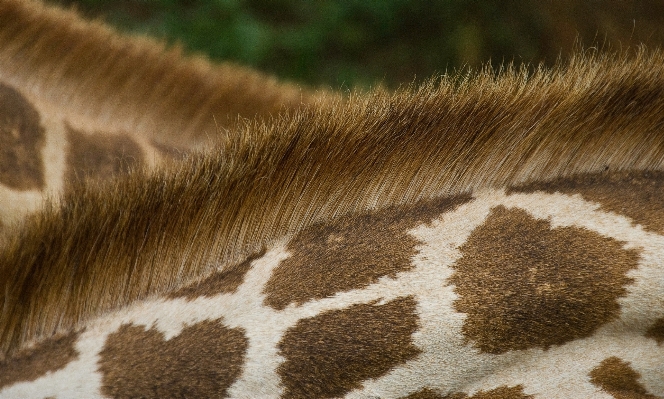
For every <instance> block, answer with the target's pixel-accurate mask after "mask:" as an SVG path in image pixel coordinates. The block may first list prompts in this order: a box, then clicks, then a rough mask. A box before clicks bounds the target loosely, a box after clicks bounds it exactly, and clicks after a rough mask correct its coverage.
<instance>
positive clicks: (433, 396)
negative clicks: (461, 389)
mask: <svg viewBox="0 0 664 399" xmlns="http://www.w3.org/2000/svg"><path fill="white" fill-rule="evenodd" d="M530 398H533V396H532V395H526V394H524V393H523V387H522V386H521V385H517V386H514V387H498V388H495V389H492V390H490V391H479V392H477V393H476V394H475V395H473V396H468V395H467V394H465V393H453V394H449V395H445V396H442V395H439V394H437V393H435V392H434V391H432V390H430V389H423V390H421V391H419V392H416V393H414V394H411V395H408V396H406V397H405V398H403V399H530Z"/></svg>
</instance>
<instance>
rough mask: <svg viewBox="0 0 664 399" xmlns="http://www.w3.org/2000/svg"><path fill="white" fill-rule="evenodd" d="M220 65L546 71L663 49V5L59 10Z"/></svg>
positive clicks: (648, 0)
mask: <svg viewBox="0 0 664 399" xmlns="http://www.w3.org/2000/svg"><path fill="white" fill-rule="evenodd" d="M51 1H55V2H59V3H61V4H65V5H71V4H76V7H77V8H78V9H79V10H80V11H81V12H83V14H85V15H87V16H92V17H102V18H104V19H105V20H106V21H107V22H109V23H111V24H114V25H116V26H118V27H119V28H120V29H123V30H127V31H132V32H139V33H145V34H150V35H153V36H156V37H159V38H162V39H165V40H166V41H168V42H169V43H174V42H179V43H181V44H182V45H183V46H184V47H185V49H187V50H188V51H191V52H203V53H206V54H208V55H209V56H210V58H212V59H214V60H230V61H234V62H237V63H240V64H245V65H250V66H253V67H255V68H257V69H260V70H262V71H266V72H270V73H273V74H275V75H277V76H279V77H281V78H285V79H289V80H294V81H299V82H304V83H309V84H313V85H320V84H324V85H330V86H332V87H333V88H339V87H341V86H346V87H352V86H358V85H359V86H367V85H372V84H376V83H377V82H383V83H385V84H386V85H388V86H390V87H394V86H396V85H398V84H399V83H402V82H411V81H413V80H414V78H415V76H417V78H418V79H422V78H425V77H428V76H431V75H433V74H436V73H441V72H444V71H446V70H451V69H458V68H461V67H464V66H471V67H476V66H479V65H481V64H482V63H485V62H487V61H488V60H489V59H491V61H492V63H493V64H494V65H496V64H500V63H502V62H504V61H505V62H509V61H515V62H517V63H521V62H536V63H537V62H545V63H547V64H553V63H554V62H555V61H556V59H557V58H558V56H559V55H562V56H563V57H564V56H566V55H567V54H569V53H570V52H571V51H573V49H574V47H575V45H578V44H581V45H583V46H584V47H586V48H587V47H591V46H595V47H597V46H599V47H603V48H608V47H610V48H612V49H614V50H615V49H620V48H625V47H627V46H631V47H633V46H634V45H636V44H639V43H646V44H648V45H649V46H651V47H654V46H659V45H660V44H661V43H664V1H662V0H645V1H638V2H637V1H634V2H632V1H618V0H612V1H609V0H604V1H600V0H585V1H584V0H501V1H497V0H496V1H479V0H316V1H311V0H270V1H265V0H205V1H204V0H51Z"/></svg>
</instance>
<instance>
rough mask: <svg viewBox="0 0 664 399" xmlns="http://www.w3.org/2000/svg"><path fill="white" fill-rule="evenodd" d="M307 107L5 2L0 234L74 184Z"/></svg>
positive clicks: (291, 96)
mask: <svg viewBox="0 0 664 399" xmlns="http://www.w3.org/2000/svg"><path fill="white" fill-rule="evenodd" d="M316 96H317V95H314V94H313V93H309V92H304V91H301V90H299V89H298V88H296V87H294V86H291V85H282V84H277V82H276V81H275V80H274V79H272V78H269V77H266V76H263V75H261V74H259V73H257V72H253V71H250V70H247V69H244V68H240V67H235V66H230V65H212V64H210V63H209V62H208V61H206V60H204V59H202V58H183V57H182V56H181V55H180V54H179V52H178V50H169V51H165V49H164V46H163V45H161V44H158V43H155V42H154V41H152V40H149V39H147V38H132V37H126V36H123V35H120V34H118V33H116V32H114V31H112V30H111V29H110V28H108V27H106V26H104V25H102V24H101V23H99V22H89V21H85V20H83V19H81V18H80V17H79V16H78V15H77V14H76V13H75V12H73V11H65V10H61V9H58V8H54V7H49V6H46V5H44V4H41V3H39V2H33V1H15V0H7V1H3V2H1V3H0V112H1V113H2V114H1V116H2V119H0V231H6V230H7V229H9V228H10V226H13V225H17V224H20V222H22V221H23V219H24V218H25V217H26V215H28V214H30V213H32V212H34V211H36V210H37V209H39V208H40V207H41V206H42V205H43V203H44V199H45V198H46V197H50V198H53V199H54V200H57V199H58V197H59V196H60V194H61V193H62V192H63V191H64V190H65V189H66V186H67V185H68V184H71V183H72V182H74V181H77V180H79V179H80V178H82V177H94V178H95V179H97V180H100V179H101V180H103V179H108V178H110V177H111V176H115V175H117V174H119V173H123V172H126V171H128V170H129V169H130V168H142V167H146V168H147V169H151V168H153V167H155V166H157V165H159V164H161V163H162V162H163V161H164V160H165V159H167V158H173V157H176V158H177V157H180V156H182V155H183V153H184V152H187V151H190V150H192V149H194V148H198V147H200V146H201V145H203V143H204V142H205V141H208V142H214V141H216V140H218V139H223V136H224V134H225V132H226V130H225V129H229V128H231V126H233V125H234V124H235V123H237V122H238V121H239V119H238V118H240V117H245V118H246V117H254V116H267V115H269V114H271V113H276V112H277V111H280V110H282V111H283V110H288V109H291V110H292V109H294V108H297V107H299V106H302V105H304V104H309V103H311V102H312V101H313V100H314V98H315V97H316ZM323 96H324V94H322V93H321V94H320V95H319V97H323ZM222 131H223V132H222ZM208 144H209V143H208ZM3 226H4V227H3Z"/></svg>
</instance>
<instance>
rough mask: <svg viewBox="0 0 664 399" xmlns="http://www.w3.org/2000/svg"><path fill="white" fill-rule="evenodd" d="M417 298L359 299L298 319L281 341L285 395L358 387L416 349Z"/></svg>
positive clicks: (321, 393)
mask: <svg viewBox="0 0 664 399" xmlns="http://www.w3.org/2000/svg"><path fill="white" fill-rule="evenodd" d="M417 321H418V316H417V313H416V302H415V300H414V299H413V298H411V297H406V298H399V299H396V300H394V301H391V302H388V303H387V304H385V305H376V304H361V305H354V306H351V307H350V308H348V309H344V310H334V311H330V312H326V313H323V314H321V315H319V316H316V317H312V318H310V319H305V320H301V321H300V322H298V323H297V325H296V326H295V327H292V328H290V329H289V330H288V331H287V332H286V334H285V335H284V337H283V339H282V340H281V342H280V343H279V350H280V351H281V355H282V356H284V358H286V361H285V362H284V363H283V364H282V365H281V366H279V368H278V369H277V372H278V373H279V375H280V376H281V383H282V385H283V386H284V388H285V394H284V397H285V398H331V397H338V396H342V395H343V394H345V393H346V392H348V391H350V390H352V389H356V388H359V387H361V385H362V381H364V380H366V379H369V378H378V377H380V376H382V375H384V374H385V373H387V372H389V371H390V370H391V369H392V368H394V367H395V366H397V365H399V364H401V363H404V362H406V361H408V360H410V359H412V358H414V357H415V356H417V355H418V354H419V353H420V350H419V349H418V348H417V347H415V346H414V345H413V343H412V341H411V335H412V334H413V333H414V332H415V331H416V330H417V327H418V324H417V323H418V322H417Z"/></svg>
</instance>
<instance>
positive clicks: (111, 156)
mask: <svg viewBox="0 0 664 399" xmlns="http://www.w3.org/2000/svg"><path fill="white" fill-rule="evenodd" d="M67 136H68V140H69V152H68V156H67V164H68V165H69V172H68V178H69V180H70V181H76V180H80V179H82V178H85V177H91V178H100V179H107V178H110V177H112V176H117V175H119V174H121V173H127V172H129V170H131V169H132V168H134V167H136V166H137V165H140V164H142V163H143V151H142V150H141V147H139V145H138V144H137V143H136V142H135V141H134V140H132V138H131V137H130V136H129V135H128V134H115V135H106V134H101V133H98V134H85V133H83V132H79V131H77V130H74V129H72V128H71V127H67Z"/></svg>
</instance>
